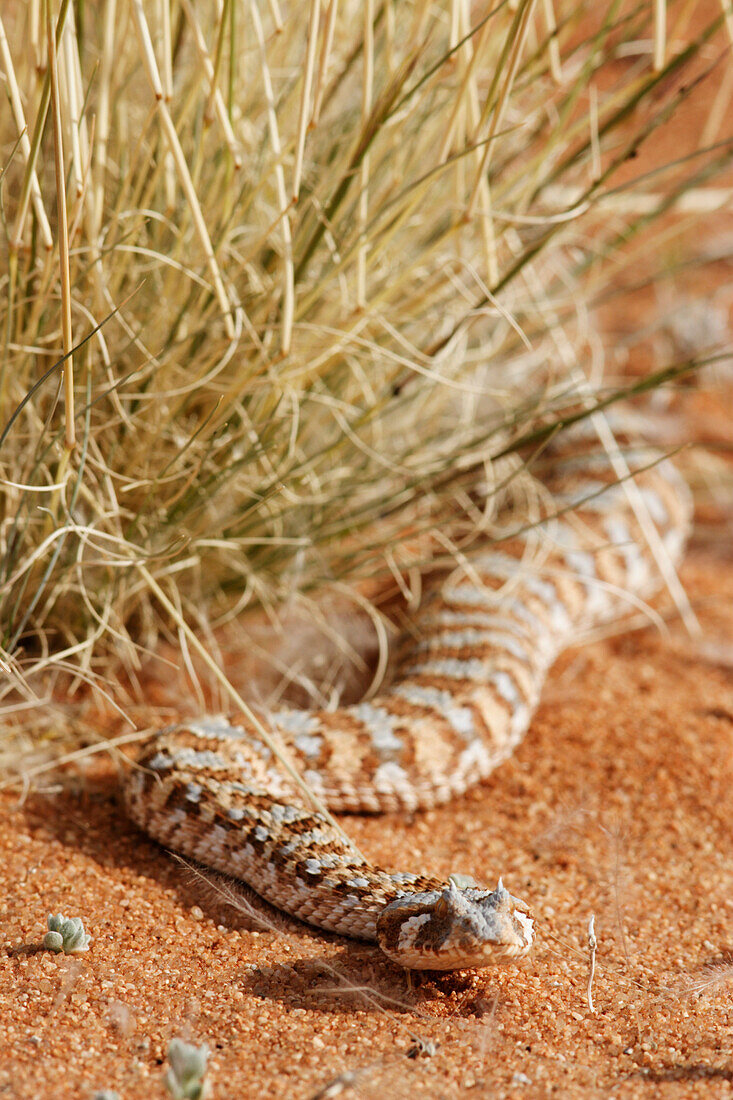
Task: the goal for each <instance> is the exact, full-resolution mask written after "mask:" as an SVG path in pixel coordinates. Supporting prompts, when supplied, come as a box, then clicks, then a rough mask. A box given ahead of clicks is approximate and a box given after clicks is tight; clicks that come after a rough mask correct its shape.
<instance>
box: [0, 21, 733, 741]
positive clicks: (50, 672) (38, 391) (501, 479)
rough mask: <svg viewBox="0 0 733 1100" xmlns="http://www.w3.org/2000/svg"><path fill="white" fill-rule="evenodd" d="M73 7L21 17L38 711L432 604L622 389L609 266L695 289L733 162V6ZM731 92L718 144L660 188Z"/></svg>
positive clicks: (8, 27)
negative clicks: (658, 161) (567, 428)
mask: <svg viewBox="0 0 733 1100" xmlns="http://www.w3.org/2000/svg"><path fill="white" fill-rule="evenodd" d="M49 7H50V9H51V10H50V18H49V19H48V20H46V15H45V7H44V6H43V5H42V4H41V3H40V0H27V3H24V4H23V3H18V4H12V5H7V6H6V7H5V8H4V10H3V15H2V19H3V24H0V70H1V71H2V80H3V91H4V92H5V94H6V95H7V96H8V97H9V101H10V108H9V107H8V106H6V107H5V108H4V110H3V111H2V113H1V115H0V157H1V159H2V163H1V164H0V169H1V170H2V193H1V200H2V222H3V232H2V237H1V240H2V244H1V245H0V248H2V253H3V262H2V273H1V275H0V286H1V287H2V293H1V294H0V332H1V333H2V370H1V372H0V433H1V434H0V481H1V483H2V504H1V521H0V624H1V627H2V633H1V635H0V641H1V643H2V652H1V654H0V657H1V659H2V662H3V669H4V673H5V680H4V686H2V687H0V705H2V707H3V710H4V711H5V713H6V714H7V713H9V712H10V711H13V710H15V709H17V708H25V709H24V710H22V711H21V710H18V713H19V714H21V713H22V715H23V719H24V721H26V720H27V719H28V717H29V716H30V713H31V712H32V710H33V708H34V707H35V706H36V705H37V704H39V703H41V702H43V701H44V700H45V699H46V698H47V697H48V693H49V692H51V691H52V690H53V688H54V685H55V684H57V682H58V677H59V676H62V677H63V678H64V684H65V690H66V692H67V697H69V695H70V689H73V688H74V687H75V686H78V685H79V684H80V683H82V682H87V683H92V684H94V685H96V686H97V687H99V688H100V690H101V687H102V686H103V684H104V678H105V677H106V676H107V674H108V673H110V671H113V670H114V669H115V667H117V668H119V667H120V666H123V667H124V668H126V669H127V670H128V672H130V673H131V675H134V671H135V669H136V667H137V666H138V664H139V662H140V655H141V652H142V651H143V650H144V649H145V648H147V647H152V646H153V645H154V644H155V642H156V639H157V638H158V636H159V634H160V632H161V631H163V632H164V633H167V634H168V636H169V637H172V638H174V639H175V638H176V635H177V634H179V635H180V636H181V637H182V638H184V639H185V638H186V637H188V638H189V641H190V638H191V637H192V636H196V637H199V638H203V639H204V641H206V639H207V638H208V637H211V636H212V634H211V632H213V631H214V630H215V629H216V628H217V627H220V626H221V625H222V624H226V623H227V622H229V621H230V620H231V619H232V618H233V617H234V616H235V615H237V614H239V613H241V612H242V611H243V610H245V609H247V608H250V607H253V606H255V605H258V604H264V605H265V606H266V607H270V608H276V607H278V606H279V605H281V604H282V603H283V602H284V601H286V600H291V601H292V599H293V598H297V599H302V600H307V599H308V598H309V597H308V593H312V592H315V591H317V590H318V589H319V588H321V587H322V586H323V585H324V584H327V583H329V582H333V581H334V580H339V579H342V578H349V579H350V580H353V579H355V578H356V579H358V578H360V577H365V576H369V575H375V574H378V573H380V572H381V573H383V574H384V575H385V576H388V575H389V574H390V572H391V573H392V574H393V575H394V576H396V577H397V578H398V582H399V583H402V581H401V578H402V577H403V575H404V573H405V572H406V571H407V570H408V569H409V568H410V567H411V566H413V565H415V564H420V563H422V562H423V561H425V560H427V559H430V558H432V557H434V556H435V555H436V554H445V553H451V552H452V550H453V548H454V546H455V544H456V542H460V541H461V539H462V538H465V537H466V531H467V530H469V529H472V528H473V527H474V526H475V521H476V517H477V514H478V511H477V510H483V512H484V514H485V516H486V520H487V523H491V522H492V521H493V513H494V511H495V505H496V502H497V501H498V500H499V498H500V497H501V498H502V499H503V498H505V496H506V492H507V486H509V489H510V490H511V491H512V492H513V493H514V496H515V498H516V499H518V500H519V501H521V502H522V506H523V507H526V508H528V509H529V510H530V514H531V509H532V490H531V486H529V485H528V481H527V478H526V477H524V471H525V469H526V467H525V466H524V465H523V462H524V461H525V460H526V450H525V451H524V452H523V455H524V458H523V459H521V460H520V458H519V457H518V456H517V454H516V452H517V449H518V445H519V443H520V442H521V441H525V442H526V441H527V439H529V440H530V441H532V440H534V441H535V442H536V443H537V445H538V446H541V444H542V442H543V439H544V438H546V435H547V432H548V430H552V429H554V427H555V426H557V425H562V423H563V422H564V421H565V420H566V419H567V417H568V416H569V415H570V413H571V412H577V410H578V409H584V410H587V409H590V408H592V407H593V406H594V405H595V404H596V403H597V402H598V401H605V400H606V399H607V397H608V392H609V391H608V390H607V389H604V388H603V387H604V386H606V385H607V384H608V382H606V383H604V381H603V363H604V349H603V344H602V340H601V338H600V337H599V335H598V332H597V331H596V329H595V327H594V324H593V319H592V308H593V306H594V304H595V303H596V302H597V301H598V300H599V298H600V297H601V296H602V295H603V294H605V293H607V287H608V284H609V276H610V274H611V273H612V274H613V278H614V280H615V285H616V286H621V285H623V283H624V280H626V282H627V283H628V284H629V285H630V286H631V285H635V286H638V285H639V282H640V280H641V281H646V280H649V279H652V278H654V277H656V276H657V275H659V272H660V271H663V272H665V273H666V275H669V274H670V273H671V272H672V271H673V270H674V265H675V263H679V262H681V253H680V251H679V249H677V248H676V246H675V245H674V244H673V241H674V235H675V232H676V230H677V228H684V227H687V226H688V225H689V218H690V216H691V211H695V210H700V211H702V212H703V215H705V212H706V211H707V212H709V209H710V207H711V206H712V207H714V206H715V201H716V200H715V195H716V194H717V193H718V192H717V191H714V190H711V188H710V184H711V181H712V180H713V179H714V177H715V175H716V173H719V172H721V171H722V170H723V169H724V168H725V167H726V166H727V165H728V163H729V160H730V154H731V143H730V141H728V140H727V137H728V135H727V134H724V133H722V130H721V127H722V126H723V125H724V119H725V101H724V98H721V97H723V96H724V95H727V93H726V92H725V89H724V88H723V85H722V84H721V82H720V80H719V74H720V68H719V66H718V61H719V58H720V56H721V54H722V53H723V52H724V51H725V50H726V48H727V43H728V37H727V31H730V29H731V25H733V24H731V20H730V16H729V14H728V16H726V14H725V13H726V10H727V9H726V8H725V5H723V6H722V7H721V8H719V9H715V10H713V11H712V14H711V7H710V5H709V4H708V5H707V7H706V12H707V13H708V15H710V18H711V22H710V23H708V24H706V23H705V22H704V20H701V19H700V18H698V17H697V15H696V10H697V9H696V7H695V5H694V4H668V5H665V4H664V3H661V4H656V5H653V4H642V5H638V4H633V3H623V2H616V3H613V4H609V5H602V6H601V8H602V9H603V10H602V11H601V8H599V6H598V5H597V4H594V3H591V2H588V3H585V4H583V3H578V2H577V0H572V2H569V0H568V2H565V0H544V2H542V3H535V2H534V0H516V2H515V3H502V4H498V5H494V6H491V5H478V6H477V5H472V4H469V3H468V0H445V2H441V3H436V4H428V3H424V2H422V0H415V2H414V3H403V4H396V3H394V2H393V0H384V2H381V3H380V2H376V3H375V2H373V0H365V2H359V3H355V2H350V0H342V2H341V3H338V2H337V0H329V2H328V3H326V2H325V0H323V2H321V0H312V2H311V3H309V4H305V3H301V4H289V5H279V4H278V3H277V2H276V0H270V3H267V4H266V3H264V2H258V0H250V2H242V3H235V2H234V0H222V2H220V3H219V4H211V5H194V4H193V3H191V2H190V0H171V2H170V3H163V4H160V5H153V4H150V3H147V2H145V0H106V2H105V3H103V4H98V5H89V4H81V3H77V2H76V0H71V2H69V0H61V2H60V3H56V2H52V3H50V5H49ZM665 11H666V21H665V20H664V19H662V18H661V17H662V15H664V14H665ZM655 13H656V14H655ZM726 18H727V19H728V24H731V25H728V26H726ZM698 80H707V81H708V85H707V87H708V89H709V90H708V93H707V94H708V97H709V102H710V113H709V117H708V121H707V124H706V126H705V127H704V129H703V132H701V135H700V147H699V149H696V150H693V151H690V152H689V154H685V155H684V156H680V157H678V158H677V159H675V160H674V162H672V163H669V164H667V165H666V166H664V167H663V168H662V169H661V170H658V171H655V172H654V173H652V174H650V173H648V172H646V171H641V170H640V171H638V172H637V173H636V174H634V173H633V171H630V165H631V161H632V159H633V158H635V157H636V156H637V153H638V152H639V150H643V149H644V143H645V141H646V140H647V139H648V138H649V137H650V136H651V135H653V134H654V132H655V130H657V129H658V128H659V127H661V126H663V125H664V124H666V123H668V122H669V120H670V118H671V117H673V115H674V111H675V110H676V109H677V108H678V106H679V105H680V104H682V103H683V102H684V100H685V99H686V97H687V96H688V95H689V94H690V92H691V90H693V89H694V87H695V84H696V81H698ZM673 208H674V209H677V210H682V211H684V216H680V217H679V218H677V219H676V220H675V219H674V218H672V217H671V216H670V211H671V210H673ZM662 217H664V223H663V230H662V228H661V227H660V229H659V232H658V233H657V236H656V237H655V238H652V239H653V240H654V241H655V245H654V247H651V246H650V234H654V233H655V232H656V229H655V227H656V226H659V225H660V218H662ZM651 255H655V256H656V261H655V263H656V266H655V264H654V263H652V261H651V260H650V256H651ZM688 367H689V363H686V364H681V366H680V369H683V370H684V369H688ZM670 375H674V370H672V371H668V372H667V373H666V374H664V377H669V376H670ZM656 381H659V378H656V377H655V378H654V379H644V380H642V381H641V382H640V383H639V386H640V387H641V388H643V387H645V386H649V385H652V384H655V382H656ZM501 456H504V457H503V458H502V460H501V461H498V460H499V458H500V457H501ZM506 456H509V457H506ZM477 465H482V466H483V469H484V474H483V482H484V483H485V485H486V490H485V496H484V497H482V498H481V499H478V500H477V498H476V497H475V496H471V495H469V493H468V492H467V491H466V486H467V485H468V484H469V478H470V480H471V482H473V481H474V480H475V470H476V467H477ZM472 471H473V472H472ZM514 475H518V476H514ZM406 532H409V534H410V539H409V542H407V541H406V540H405V537H404V536H405V533H406ZM436 532H440V536H441V537H440V538H438V537H436Z"/></svg>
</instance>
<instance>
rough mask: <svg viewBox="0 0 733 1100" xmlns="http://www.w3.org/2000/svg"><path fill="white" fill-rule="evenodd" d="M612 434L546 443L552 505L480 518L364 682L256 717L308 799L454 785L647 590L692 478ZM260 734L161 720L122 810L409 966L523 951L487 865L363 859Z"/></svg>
mask: <svg viewBox="0 0 733 1100" xmlns="http://www.w3.org/2000/svg"><path fill="white" fill-rule="evenodd" d="M614 433H615V436H614V437H612V438H614V447H613V448H611V449H610V450H609V447H608V442H607V440H604V442H603V443H601V439H602V438H603V437H602V435H601V433H598V432H597V431H596V430H595V428H594V426H593V424H592V423H591V422H589V421H584V422H583V423H581V424H580V425H577V426H576V427H575V428H574V429H573V430H571V431H567V432H565V433H563V435H562V436H561V437H560V439H559V440H556V441H554V442H553V443H552V445H551V446H549V447H548V448H547V449H546V451H545V453H544V454H543V456H542V460H541V462H540V463H539V464H538V467H537V470H536V471H533V476H535V477H536V478H537V479H538V481H539V483H540V484H541V485H543V486H544V490H545V495H546V499H547V500H549V501H551V503H552V508H551V509H550V514H549V515H548V516H546V517H545V519H544V522H543V523H542V525H541V526H540V527H538V526H537V525H536V524H528V525H526V526H525V527H524V528H522V526H521V524H520V525H519V526H518V527H517V529H516V531H515V532H514V533H512V535H511V537H505V538H503V539H502V540H501V541H500V542H497V541H496V540H495V539H492V538H491V537H490V536H489V535H482V534H481V532H480V531H478V532H477V534H476V538H475V540H474V542H475V545H473V546H472V547H471V550H470V552H466V553H465V554H463V555H462V556H461V561H460V562H459V564H458V565H457V566H456V567H455V568H453V569H452V570H451V571H450V572H449V573H448V574H447V575H446V576H444V577H443V579H442V582H441V583H440V584H437V585H436V586H435V587H434V588H433V590H432V591H431V592H429V594H428V595H427V596H426V598H425V599H424V600H423V601H422V604H421V606H420V608H419V609H418V610H417V612H416V613H415V614H414V618H413V620H412V622H411V623H410V629H409V630H408V631H407V632H406V634H405V636H404V638H403V639H402V641H401V643H400V644H399V645H398V647H397V654H396V659H395V662H394V674H393V676H392V678H391V680H390V682H389V683H388V684H387V685H386V686H385V687H384V688H383V689H380V690H379V692H378V693H377V694H375V695H373V696H372V697H371V698H367V699H364V700H362V701H361V702H356V703H353V704H350V705H343V706H340V707H337V708H336V709H316V708H314V709H284V708H283V709H279V710H276V711H274V712H268V713H267V722H268V724H269V727H270V732H271V734H272V737H274V738H275V740H276V741H278V742H279V743H280V744H281V745H282V746H283V751H285V752H286V755H287V757H288V759H290V760H291V762H292V763H293V764H294V765H295V767H296V768H297V770H298V772H299V774H300V775H301V776H302V779H303V781H304V782H305V784H307V786H308V788H309V790H310V791H311V792H312V793H313V795H314V796H315V797H316V798H317V799H318V800H320V803H321V804H322V805H323V806H327V807H328V808H329V810H334V811H341V812H345V813H369V814H374V813H404V812H405V811H408V812H413V811H418V810H422V809H427V808H432V807H435V806H438V805H441V804H443V803H446V802H448V801H449V800H450V799H454V798H457V797H459V796H460V795H462V794H463V793H464V792H465V791H467V790H468V789H469V788H470V787H472V786H474V785H475V784H477V783H479V782H480V781H481V780H483V779H485V778H486V777H487V776H488V775H489V774H490V773H491V772H492V771H493V770H494V769H495V768H496V767H498V766H499V765H500V764H501V763H502V762H503V761H505V760H506V759H507V758H508V757H509V756H510V755H511V754H512V753H513V752H514V750H515V749H516V747H517V745H518V744H519V743H520V741H521V740H522V738H523V737H524V735H525V733H526V732H527V730H528V728H529V726H530V722H531V718H532V715H533V713H534V711H535V709H536V707H537V705H538V702H539V700H540V696H541V692H542V688H543V685H544V683H545V680H546V678H547V674H548V671H549V669H550V668H551V666H552V664H553V663H554V661H555V660H556V658H557V657H558V655H559V654H560V653H562V652H563V650H565V649H567V648H568V647H570V646H573V645H575V644H578V643H580V642H582V641H583V639H584V638H585V637H586V636H587V634H588V633H589V632H590V631H592V630H594V629H596V628H598V627H599V626H602V625H603V624H606V623H609V622H611V621H613V620H616V619H619V618H621V617H622V616H624V614H627V613H628V611H629V609H630V608H638V607H639V606H641V605H642V604H643V602H644V601H646V600H647V599H648V598H650V597H651V596H653V595H654V594H655V593H656V592H657V591H658V590H659V589H660V588H661V587H662V585H663V576H664V569H663V568H660V566H665V565H666V567H667V568H669V567H674V566H675V565H676V563H678V562H679V560H680V558H681V555H682V553H683V550H684V546H685V542H686V539H687V536H688V532H689V529H690V523H691V496H690V491H689V489H688V486H687V484H686V482H685V480H684V479H683V477H682V475H681V474H680V472H679V470H678V469H677V467H676V465H675V463H674V462H673V461H672V460H671V459H670V458H669V457H665V456H664V455H662V454H660V453H658V452H657V451H656V450H654V449H653V448H651V447H650V446H649V445H647V444H645V443H644V442H643V441H640V440H639V438H637V437H635V436H634V434H633V433H632V431H631V430H630V429H628V428H627V427H626V426H624V428H623V430H622V431H617V430H616V429H615V428H614ZM624 471H625V473H624ZM632 473H633V477H632V476H631V475H632ZM620 474H621V476H619V475H620ZM538 546H539V547H540V550H541V552H540V553H537V552H536V551H537V547H538ZM268 741H269V742H270V743H266V742H265V740H264V739H263V737H262V736H261V735H260V733H259V732H258V729H257V728H256V725H253V723H252V721H251V720H248V719H247V718H243V717H239V718H238V717H237V716H234V717H225V716H217V715H204V716H202V717H198V718H192V719H184V720H182V721H181V722H180V723H178V724H176V725H175V726H172V727H169V728H167V729H165V730H162V731H161V732H159V733H158V734H156V735H154V736H152V737H151V738H150V739H149V740H148V741H146V742H145V743H144V745H143V746H142V748H141V750H140V752H139V755H138V759H137V761H136V764H135V766H133V767H130V768H129V769H128V771H127V775H126V777H125V779H124V784H123V797H124V802H125V806H126V810H127V812H128V814H129V816H130V817H131V818H132V820H133V821H134V822H135V823H136V824H137V825H138V826H139V827H140V828H142V829H143V830H144V831H145V832H146V833H147V834H149V836H151V837H152V838H153V839H154V840H156V841H157V842H158V843H159V844H161V845H163V846H164V847H165V848H167V849H170V850H172V851H174V852H178V853H182V854H183V855H185V856H187V857H190V858H191V859H193V860H195V861H197V862H198V863H200V864H203V865H204V866H206V867H208V868H211V869H212V870H214V871H217V872H221V873H223V874H225V875H228V876H231V877H233V878H236V879H239V880H241V881H243V882H244V883H246V884H247V885H248V886H249V887H251V888H252V889H253V890H254V891H255V892H256V893H257V894H258V895H260V896H261V897H262V898H264V899H265V900H266V901H267V902H269V903H271V904H272V905H274V906H276V907H277V908H279V909H281V910H283V911H285V912H286V913H289V914H291V915H292V916H294V917H297V918H299V919H300V920H302V921H304V922H307V923H308V924H310V925H314V926H316V927H318V928H320V929H324V930H328V931H332V932H336V933H338V934H340V935H343V936H347V937H351V938H353V939H358V940H364V941H369V942H375V943H377V944H378V945H379V947H380V948H381V950H382V952H383V953H384V954H385V955H386V956H387V957H388V958H389V959H390V960H392V961H393V962H395V963H397V964H399V965H400V966H402V967H404V968H406V969H407V970H426V971H432V970H437V971H440V970H443V971H445V970H456V969H464V968H481V967H486V966H490V965H493V964H495V963H501V962H505V961H508V960H512V959H519V958H521V957H523V956H525V955H527V953H528V952H529V951H530V949H531V948H532V945H533V943H534V941H535V938H536V927H535V918H534V916H533V913H532V910H531V908H530V906H529V904H528V903H527V902H525V901H524V900H522V899H521V898H518V897H516V896H514V895H513V894H512V893H511V892H510V890H509V889H508V888H507V887H506V886H505V885H504V883H503V881H502V879H499V881H498V884H497V885H496V886H495V887H494V888H493V889H491V888H489V887H482V886H480V885H478V884H476V883H475V882H474V881H473V880H470V879H465V878H463V877H462V876H450V877H449V878H448V880H447V881H446V880H444V879H441V878H438V877H434V876H429V875H426V874H422V873H419V872H415V871H388V870H384V869H383V868H381V867H378V866H376V865H374V864H373V863H371V862H370V861H369V860H368V859H367V858H366V857H365V856H363V855H362V854H361V852H360V851H359V850H358V849H357V848H356V846H355V845H354V844H353V843H352V842H351V841H350V840H349V839H348V837H347V835H346V834H345V832H343V831H342V829H341V828H340V827H337V826H336V825H335V823H334V821H333V819H332V818H331V816H330V813H328V812H326V813H323V812H321V811H319V810H318V809H314V806H313V804H312V803H311V802H309V800H308V799H307V798H306V797H305V796H304V795H303V793H302V789H301V787H300V786H299V785H298V784H297V783H296V782H294V781H293V779H292V777H291V776H290V775H289V774H288V773H287V771H286V770H284V769H283V768H282V766H281V763H280V761H279V754H276V753H275V751H274V750H273V747H272V738H268Z"/></svg>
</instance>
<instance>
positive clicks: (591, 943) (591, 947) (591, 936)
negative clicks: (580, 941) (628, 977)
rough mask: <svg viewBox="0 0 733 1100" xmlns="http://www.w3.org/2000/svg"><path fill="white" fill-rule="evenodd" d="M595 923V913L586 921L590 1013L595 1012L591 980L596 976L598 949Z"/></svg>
mask: <svg viewBox="0 0 733 1100" xmlns="http://www.w3.org/2000/svg"><path fill="white" fill-rule="evenodd" d="M595 923H596V916H595V913H591V916H590V920H589V921H588V952H589V955H588V966H589V970H588V1008H589V1009H590V1010H591V1012H595V1010H596V1007H595V1005H594V1004H593V979H594V977H595V974H596V948H597V947H598V941H597V940H596V931H595Z"/></svg>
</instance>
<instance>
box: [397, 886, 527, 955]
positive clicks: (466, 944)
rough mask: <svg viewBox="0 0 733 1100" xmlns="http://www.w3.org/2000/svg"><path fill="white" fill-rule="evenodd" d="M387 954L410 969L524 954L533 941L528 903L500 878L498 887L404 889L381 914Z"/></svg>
mask: <svg viewBox="0 0 733 1100" xmlns="http://www.w3.org/2000/svg"><path fill="white" fill-rule="evenodd" d="M377 938H378V940H379V945H380V947H381V948H382V950H383V951H384V953H385V954H386V955H388V956H389V958H391V959H392V960H393V961H394V962H397V963H399V964H400V966H404V967H407V968H408V969H410V970H460V969H464V968H476V967H484V966H491V965H493V964H495V963H499V962H503V961H505V960H507V959H512V958H520V957H521V956H523V955H526V954H527V952H528V951H529V950H530V948H531V946H532V943H533V942H534V921H533V919H532V915H531V910H530V908H529V906H528V905H527V904H526V903H525V902H523V901H521V900H520V899H519V898H515V897H513V896H512V895H511V894H510V893H509V891H508V890H507V889H506V888H505V887H504V885H503V883H502V882H501V880H500V881H499V885H498V886H497V888H496V890H492V891H489V890H482V889H480V888H478V887H473V886H472V887H465V888H463V889H459V888H458V887H457V886H456V885H455V884H454V883H453V882H450V883H449V884H448V886H446V887H445V889H444V890H442V891H430V892H427V893H422V894H403V895H402V896H401V897H398V898H396V899H395V900H394V901H392V902H390V904H389V905H387V906H386V907H385V909H384V910H383V912H382V913H381V914H380V915H379V917H378V919H377Z"/></svg>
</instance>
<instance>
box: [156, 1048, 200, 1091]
mask: <svg viewBox="0 0 733 1100" xmlns="http://www.w3.org/2000/svg"><path fill="white" fill-rule="evenodd" d="M208 1057H209V1048H208V1047H207V1046H206V1044H204V1045H203V1046H200V1047H197V1046H193V1044H192V1043H184V1041H183V1039H171V1041H170V1043H169V1045H168V1061H169V1062H170V1067H169V1068H168V1070H167V1071H166V1074H165V1078H164V1081H165V1086H166V1088H167V1089H168V1091H169V1092H170V1094H171V1096H173V1097H174V1098H175V1100H204V1097H205V1096H206V1092H207V1088H206V1082H205V1081H204V1077H205V1075H206V1062H207V1060H208Z"/></svg>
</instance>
